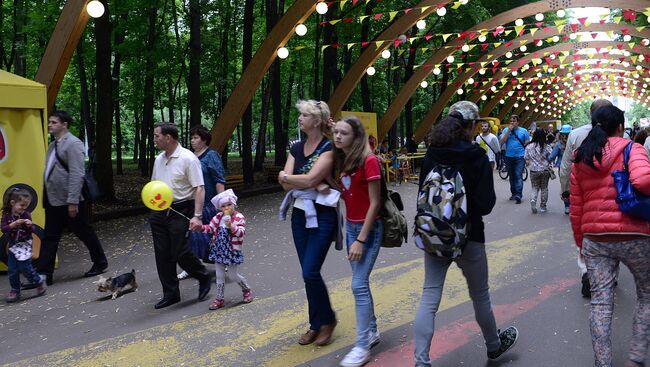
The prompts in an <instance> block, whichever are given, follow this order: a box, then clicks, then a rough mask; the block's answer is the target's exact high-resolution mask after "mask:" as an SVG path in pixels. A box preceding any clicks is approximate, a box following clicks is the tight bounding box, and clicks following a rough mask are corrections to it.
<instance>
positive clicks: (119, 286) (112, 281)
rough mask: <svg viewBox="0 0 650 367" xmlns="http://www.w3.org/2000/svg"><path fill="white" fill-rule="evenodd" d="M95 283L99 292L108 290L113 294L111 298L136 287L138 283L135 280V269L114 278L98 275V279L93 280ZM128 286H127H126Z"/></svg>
mask: <svg viewBox="0 0 650 367" xmlns="http://www.w3.org/2000/svg"><path fill="white" fill-rule="evenodd" d="M94 283H95V284H97V290H98V291H99V292H110V293H112V294H113V297H112V299H115V298H117V297H118V296H120V295H122V294H123V293H124V291H127V290H133V291H134V290H136V289H138V283H136V282H135V269H131V272H130V273H124V274H122V275H120V276H117V277H115V278H113V277H109V278H104V277H103V276H101V275H100V276H99V280H97V281H96V282H94ZM127 287H128V288H127Z"/></svg>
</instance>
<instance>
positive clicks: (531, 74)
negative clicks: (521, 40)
mask: <svg viewBox="0 0 650 367" xmlns="http://www.w3.org/2000/svg"><path fill="white" fill-rule="evenodd" d="M648 33H649V35H650V32H648ZM615 44H619V43H618V42H615V41H589V42H582V43H580V44H574V43H565V44H559V45H555V46H551V47H548V48H545V49H542V50H540V52H549V53H554V52H562V51H570V50H580V49H584V48H586V46H587V45H588V46H589V47H588V48H596V49H598V48H604V47H607V46H612V45H615ZM621 45H622V49H624V50H627V51H630V52H633V49H632V48H630V47H629V45H628V44H627V43H623V44H621ZM533 58H534V56H533V55H527V56H524V57H522V58H521V59H520V60H523V61H524V62H526V63H528V62H530V61H531V60H532V59H533ZM605 58H607V59H611V58H613V56H612V55H608V56H607V57H605ZM642 65H644V66H646V68H650V64H649V63H648V61H645V62H644V63H643V64H642ZM555 66H557V64H555ZM507 74H508V73H506V72H503V71H502V72H499V73H497V74H495V75H494V77H493V79H494V80H500V79H502V78H505V77H506V76H507ZM535 74H536V72H535V71H534V70H529V71H527V72H526V73H525V74H522V76H521V78H524V79H525V78H532V79H537V77H536V75H535ZM512 87H513V85H512V84H511V83H508V84H506V86H504V88H502V90H501V91H499V92H497V93H495V94H494V95H493V97H492V98H491V99H490V100H488V101H487V102H486V103H485V104H484V105H483V106H482V109H481V111H482V113H483V114H485V115H488V114H490V113H491V112H492V110H493V109H494V108H495V107H496V105H497V103H498V102H499V101H500V100H501V99H509V98H510V97H509V96H508V95H507V94H508V93H509V92H510V91H511V90H512ZM481 95H482V93H481V92H480V91H477V92H476V93H474V94H473V95H472V96H471V97H470V98H469V100H471V101H474V102H477V101H478V99H479V98H480V96H481ZM503 110H506V109H502V111H503ZM436 117H437V116H436ZM502 117H503V115H500V118H502Z"/></svg>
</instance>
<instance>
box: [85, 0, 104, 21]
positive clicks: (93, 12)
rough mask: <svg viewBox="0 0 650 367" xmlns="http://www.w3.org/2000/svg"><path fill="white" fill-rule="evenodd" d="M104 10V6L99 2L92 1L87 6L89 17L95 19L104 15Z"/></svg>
mask: <svg viewBox="0 0 650 367" xmlns="http://www.w3.org/2000/svg"><path fill="white" fill-rule="evenodd" d="M104 10H105V9H104V4H102V3H101V2H100V1H97V0H92V1H90V2H89V3H88V4H87V5H86V11H87V12H88V15H90V16H91V17H93V18H99V17H101V16H102V15H104Z"/></svg>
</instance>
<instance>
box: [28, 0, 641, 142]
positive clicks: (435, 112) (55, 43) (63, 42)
mask: <svg viewBox="0 0 650 367" xmlns="http://www.w3.org/2000/svg"><path fill="white" fill-rule="evenodd" d="M322 1H324V0H296V1H295V2H294V3H293V5H292V6H291V7H290V8H289V9H288V10H287V12H286V13H285V14H284V15H283V16H282V18H280V20H279V21H278V23H277V24H276V26H275V27H274V28H273V30H272V31H271V32H270V33H269V35H268V36H267V38H266V39H265V40H264V41H263V43H262V44H261V46H260V47H259V48H258V49H257V51H256V53H255V55H254V57H253V59H252V60H251V62H250V64H249V65H248V66H247V68H246V69H245V70H244V72H243V73H242V76H241V78H240V80H239V82H238V83H237V85H236V86H235V89H234V90H233V92H232V94H231V96H230V97H229V99H228V101H227V103H226V105H225V107H224V109H223V111H222V113H221V114H220V116H219V117H218V119H217V120H216V122H215V124H214V126H213V128H212V136H213V139H212V146H213V147H215V148H217V149H218V150H219V151H222V150H223V148H224V147H225V146H226V144H227V141H228V140H229V139H230V136H231V135H232V133H233V131H234V130H235V128H236V126H237V124H238V123H239V121H240V120H241V117H242V116H243V113H244V111H245V109H246V108H247V106H248V105H249V104H250V101H251V100H252V97H253V95H254V94H255V91H256V90H257V88H258V86H259V84H260V83H261V80H262V79H263V76H264V74H265V73H266V72H267V71H268V69H269V67H270V65H271V64H272V62H273V61H274V60H275V58H276V57H277V49H278V48H279V47H282V46H283V45H285V44H286V42H287V41H288V40H289V38H290V37H291V36H292V35H293V33H294V31H295V26H296V25H297V24H299V23H302V22H304V21H305V20H306V19H307V18H308V17H309V16H310V15H311V14H312V13H313V12H314V10H315V8H316V5H317V4H318V3H319V2H322ZM87 2H88V0H68V1H66V4H65V6H64V8H63V11H62V13H61V16H60V18H59V21H58V22H57V25H56V28H55V30H54V32H53V34H52V37H51V39H50V41H49V42H48V46H47V48H46V51H45V53H44V56H43V60H42V62H41V65H40V66H39V69H38V72H37V75H36V80H37V81H39V82H41V83H43V84H45V85H46V86H47V88H48V105H49V106H52V105H53V103H54V100H55V98H56V94H57V93H58V90H59V88H60V86H61V82H62V80H63V77H64V75H65V72H66V70H67V68H68V65H69V63H70V60H71V58H72V55H73V53H74V49H75V48H76V45H77V43H78V41H79V38H80V36H81V34H82V33H83V30H84V28H85V26H86V23H87V22H88V15H87V12H86V11H85V7H86V3H87ZM447 3H448V1H447V0H422V1H421V2H420V3H418V4H417V5H416V7H418V8H420V9H421V11H411V12H407V13H406V14H404V15H403V16H401V17H399V18H397V19H396V20H395V21H394V22H392V24H390V25H389V26H388V28H387V29H386V30H385V31H384V32H382V33H381V34H380V35H379V36H377V37H376V39H377V40H386V41H391V40H393V39H395V38H397V37H398V36H399V35H400V34H403V33H406V32H407V31H408V30H409V29H410V28H411V27H413V25H415V23H416V22H417V21H418V20H420V19H422V18H425V17H427V16H428V15H430V14H432V13H433V12H434V11H435V10H436V9H437V7H438V6H443V5H445V4H447ZM647 5H648V3H647V0H619V1H618V2H616V3H615V4H614V3H612V2H611V1H609V0H542V1H538V2H534V3H530V4H526V5H523V6H520V7H517V8H514V9H510V10H508V11H505V12H503V13H501V14H498V15H497V16H495V17H492V18H490V19H488V20H486V21H484V22H482V23H479V24H477V25H475V26H474V27H471V28H470V29H468V30H467V31H466V32H468V33H469V32H476V31H479V30H484V29H493V28H495V27H497V26H499V25H502V24H508V23H511V22H513V21H515V20H516V19H519V18H525V17H528V16H532V15H534V14H537V13H546V12H549V11H555V10H558V9H565V8H577V7H594V6H600V7H614V6H615V7H616V8H624V9H645V8H646V7H647ZM612 28H615V27H614V26H612V25H611V24H602V25H601V24H599V25H592V26H591V27H590V28H589V30H593V31H599V29H600V30H605V29H607V30H612ZM631 31H632V32H633V34H634V35H636V36H640V37H647V34H648V31H644V32H638V31H636V30H634V29H631ZM519 41H526V42H527V43H528V42H530V41H532V37H530V36H523V37H520V38H519V39H517V40H516V41H515V42H513V44H514V45H515V47H518V46H519ZM462 43H463V40H461V39H455V40H452V41H451V42H448V43H447V44H445V47H443V48H442V49H440V50H438V51H437V52H435V53H434V54H433V55H432V56H430V57H429V59H428V60H427V61H426V63H425V64H428V65H435V64H440V63H441V62H442V61H443V60H444V59H445V58H447V56H449V55H450V54H453V53H455V52H456V50H455V48H456V47H460V46H461V45H462ZM390 44H391V42H384V43H383V44H382V45H381V46H379V47H368V48H366V49H365V50H364V51H363V52H362V54H361V56H360V57H359V58H358V60H357V61H356V62H355V63H354V64H353V65H352V67H351V68H350V69H349V70H348V72H347V73H346V74H345V75H344V76H343V80H342V81H341V83H340V84H339V85H338V86H337V88H336V89H335V91H334V93H333V94H332V96H331V97H330V99H329V101H328V102H329V105H330V110H331V111H332V113H336V112H338V111H340V110H341V109H342V108H343V106H344V104H345V102H346V101H347V100H348V98H349V97H350V95H351V94H352V92H353V91H354V89H355V88H356V86H357V84H358V82H359V81H360V80H361V78H362V77H363V75H364V73H365V71H366V69H367V68H368V67H369V66H371V65H372V64H373V63H374V62H375V61H376V60H377V59H378V57H379V55H380V54H381V52H382V51H383V50H384V49H385V48H387V47H389V45H390ZM568 45H571V46H568V47H573V48H577V47H580V43H572V44H568ZM511 48H512V47H511ZM507 49H508V47H504V46H501V47H499V48H498V49H497V50H492V51H490V52H492V53H493V54H494V55H497V53H498V54H499V56H501V55H503V54H505V53H506V52H508V51H507ZM499 56H497V58H498V57H499ZM431 72H432V68H425V67H422V68H418V69H417V70H416V71H415V72H414V73H413V75H412V76H411V77H410V78H409V79H408V80H407V81H406V83H405V84H404V86H403V87H402V89H401V90H400V91H399V93H398V94H397V95H396V96H395V98H394V99H393V101H392V102H391V104H390V106H389V107H388V109H387V110H386V112H385V113H384V115H383V116H382V118H381V120H380V122H379V126H378V132H379V136H383V135H385V134H386V133H387V132H388V130H389V129H390V128H391V126H392V125H393V124H394V122H395V121H396V120H397V117H398V116H399V114H400V113H401V111H402V110H403V108H404V106H405V105H406V103H407V102H408V100H409V99H410V98H411V97H412V96H413V94H414V92H415V91H416V90H417V88H418V87H419V85H420V82H422V81H423V80H424V79H425V78H426V77H427V76H428V75H429V74H430V73H431ZM471 75H472V72H466V73H463V74H461V75H459V76H458V80H457V81H456V83H458V82H460V81H461V80H462V82H460V83H464V82H465V81H466V80H467V79H468V78H469V77H470V76H471ZM454 92H455V88H449V87H448V88H446V90H445V91H444V92H443V96H441V98H440V99H439V100H438V101H437V102H436V103H435V104H434V106H432V108H431V110H430V111H429V113H428V114H427V115H426V117H425V119H424V120H423V121H422V122H421V123H420V126H419V127H418V129H417V130H416V132H415V135H416V138H418V139H421V138H422V136H423V135H424V133H425V132H426V131H427V130H428V129H429V128H430V127H431V125H432V124H433V123H434V122H435V119H436V118H437V117H438V116H439V115H440V112H441V111H442V110H443V108H444V107H445V105H446V104H447V103H448V102H449V100H450V99H451V98H453V93H454ZM471 98H480V96H479V97H471ZM512 104H514V102H512Z"/></svg>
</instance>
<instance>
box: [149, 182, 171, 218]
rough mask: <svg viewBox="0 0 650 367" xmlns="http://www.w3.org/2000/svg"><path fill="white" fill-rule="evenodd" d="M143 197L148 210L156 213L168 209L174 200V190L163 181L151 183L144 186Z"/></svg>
mask: <svg viewBox="0 0 650 367" xmlns="http://www.w3.org/2000/svg"><path fill="white" fill-rule="evenodd" d="M141 197H142V202H143V203H144V205H145V206H146V207H147V208H149V209H151V210H156V211H161V210H165V209H168V208H169V207H170V206H171V205H172V201H173V200H174V195H173V194H172V189H171V188H170V187H169V186H168V185H167V184H166V183H164V182H162V181H151V182H149V183H148V184H146V185H144V187H143V188H142V193H141Z"/></svg>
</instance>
